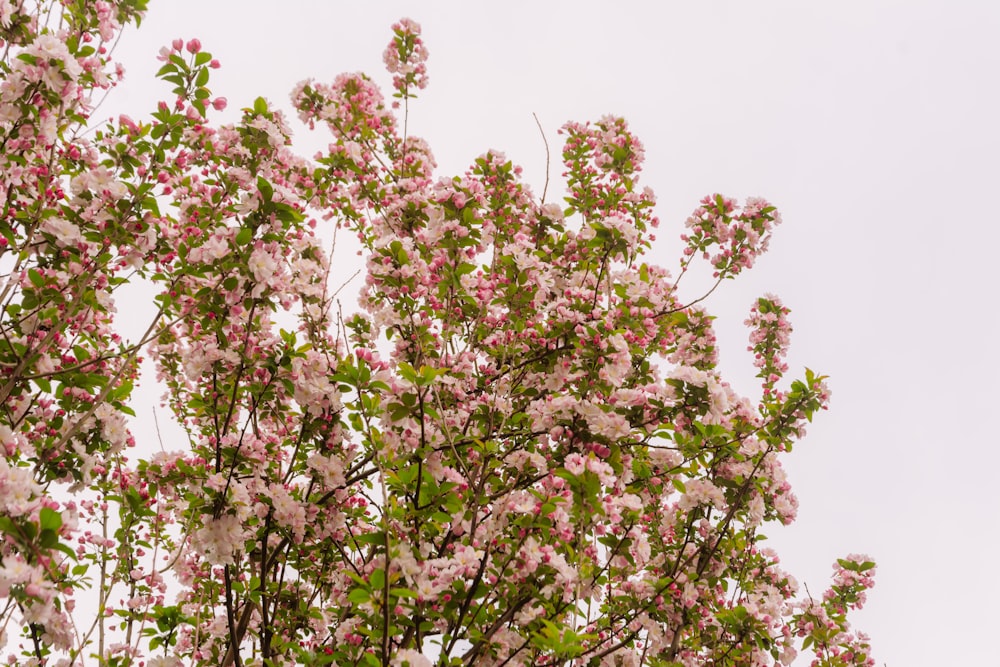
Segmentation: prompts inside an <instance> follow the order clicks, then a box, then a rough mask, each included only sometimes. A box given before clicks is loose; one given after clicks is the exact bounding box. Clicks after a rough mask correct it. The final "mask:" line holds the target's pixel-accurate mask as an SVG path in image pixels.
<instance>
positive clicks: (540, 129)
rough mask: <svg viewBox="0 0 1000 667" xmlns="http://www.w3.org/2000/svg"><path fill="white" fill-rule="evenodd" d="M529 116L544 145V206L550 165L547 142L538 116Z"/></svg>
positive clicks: (533, 114) (532, 114)
mask: <svg viewBox="0 0 1000 667" xmlns="http://www.w3.org/2000/svg"><path fill="white" fill-rule="evenodd" d="M531 116H532V118H534V119H535V125H537V126H538V133H539V134H541V135H542V143H543V144H545V187H543V188H542V203H543V204H544V203H545V194H546V193H547V192H548V191H549V165H550V164H551V156H550V155H549V140H548V139H546V138H545V130H543V129H542V123H541V121H540V120H538V114H536V113H535V112H534V111H532V112H531Z"/></svg>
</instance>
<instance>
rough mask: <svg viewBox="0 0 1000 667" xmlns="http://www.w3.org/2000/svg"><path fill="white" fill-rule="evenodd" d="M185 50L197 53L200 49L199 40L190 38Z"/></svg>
mask: <svg viewBox="0 0 1000 667" xmlns="http://www.w3.org/2000/svg"><path fill="white" fill-rule="evenodd" d="M187 50H188V53H198V52H199V51H201V41H200V40H198V39H197V38H196V39H192V40H191V41H190V42H188V43H187Z"/></svg>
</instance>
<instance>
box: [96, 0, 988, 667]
mask: <svg viewBox="0 0 1000 667" xmlns="http://www.w3.org/2000/svg"><path fill="white" fill-rule="evenodd" d="M404 16H408V17H410V18H413V19H415V20H416V21H418V22H419V23H421V24H422V26H423V37H424V41H425V43H426V44H427V47H428V49H429V51H430V59H429V62H428V70H429V74H430V86H429V88H428V89H427V90H425V91H422V93H421V95H420V98H419V99H418V100H417V101H415V102H413V103H411V108H410V117H409V130H410V133H411V134H416V135H419V136H422V137H423V138H425V139H426V140H427V141H428V142H429V143H430V145H431V147H432V148H433V150H434V152H435V155H436V157H437V161H438V164H439V169H438V175H440V176H451V175H454V174H459V173H462V172H463V171H464V170H465V169H466V167H467V166H468V165H470V164H471V163H472V161H473V160H474V159H475V158H476V157H477V156H478V155H480V154H482V153H483V152H485V151H486V150H487V149H490V148H492V149H497V150H501V151H503V152H505V153H506V154H507V156H508V157H509V158H510V159H512V160H513V161H514V162H515V163H518V164H520V165H522V166H523V167H524V174H525V180H526V181H527V182H528V183H530V184H532V185H533V187H534V189H535V191H536V192H537V193H540V192H541V190H542V187H543V185H544V183H545V175H546V154H545V146H544V143H543V141H542V137H541V134H540V133H539V129H538V127H537V126H536V123H535V119H534V117H533V114H535V115H537V117H538V119H539V122H540V123H541V126H542V129H543V131H544V133H545V136H546V137H547V139H548V141H549V143H550V145H551V147H552V150H553V155H552V157H553V163H552V164H551V166H550V168H549V175H550V177H551V179H552V183H551V185H550V187H549V200H552V199H553V195H554V194H557V193H558V188H559V174H560V168H559V165H558V163H557V162H556V159H557V157H558V150H559V143H558V136H557V134H556V131H557V130H558V128H559V126H560V125H562V124H563V123H564V122H566V121H569V120H579V121H585V120H597V119H598V118H599V117H600V116H602V115H604V114H607V113H611V114H615V115H619V116H623V117H625V118H626V119H628V121H629V122H630V124H631V127H632V129H633V130H634V131H635V132H636V133H637V134H638V135H639V137H640V138H641V140H642V141H643V143H644V144H645V148H646V159H647V162H646V168H645V171H644V173H643V176H642V180H643V182H644V183H645V184H646V185H649V186H650V187H652V188H653V189H654V190H655V191H656V193H657V195H658V197H659V201H658V205H657V214H658V215H659V217H660V219H661V226H660V230H659V232H658V241H657V243H656V245H655V247H654V249H653V251H652V252H651V253H650V255H649V256H648V258H647V261H653V262H656V263H659V264H662V265H665V266H667V267H671V268H673V267H676V266H677V262H678V258H679V252H680V250H681V244H680V242H679V241H678V237H679V235H680V233H681V232H682V229H683V222H684V220H685V218H686V217H687V216H688V215H689V214H690V212H691V211H692V210H693V209H694V208H695V207H696V205H697V203H698V201H699V199H700V198H701V197H702V196H704V195H706V194H711V193H714V192H719V193H723V194H726V195H728V196H734V197H738V198H740V199H742V198H745V197H747V196H754V195H759V196H763V197H765V198H767V199H769V200H770V201H772V202H773V203H774V204H776V205H777V206H778V208H779V210H780V211H781V213H782V216H783V218H784V223H783V225H782V226H780V227H779V228H778V229H777V230H776V233H775V236H774V238H773V239H772V242H771V247H770V251H769V252H768V254H766V255H765V256H764V257H762V258H761V259H760V260H759V261H758V265H757V266H756V267H755V268H754V269H753V270H752V271H751V272H749V273H748V274H745V275H742V276H740V277H739V279H738V280H736V281H732V282H727V283H726V284H724V285H723V286H722V287H721V288H720V289H719V290H718V291H717V292H716V293H715V294H714V295H713V296H712V297H711V298H710V300H709V301H708V302H707V308H708V310H709V312H710V313H711V314H713V315H715V316H717V317H718V319H717V320H716V326H717V333H718V338H719V346H720V350H721V357H722V364H721V370H722V373H723V376H724V377H725V378H726V379H727V380H729V381H730V382H731V384H733V385H734V387H735V388H736V389H737V390H738V391H740V392H741V393H745V394H748V395H754V390H755V387H756V384H757V380H756V379H755V378H754V374H755V369H754V368H753V365H752V358H751V355H750V354H749V353H748V352H746V345H747V342H746V340H747V339H746V336H747V331H746V329H745V328H744V327H743V325H742V322H743V320H744V319H745V317H746V316H747V313H748V310H749V307H750V305H751V303H752V302H753V300H754V299H755V298H756V297H757V296H759V295H762V294H764V293H765V292H771V293H774V294H777V295H779V296H780V297H781V298H782V299H783V300H784V302H785V304H786V305H787V306H788V307H790V308H791V310H792V314H791V319H792V323H793V325H794V327H795V333H794V335H793V339H792V350H791V354H790V357H789V364H790V366H791V369H792V370H791V372H790V374H789V375H790V376H793V375H795V374H796V373H798V374H799V375H801V369H802V368H803V367H805V366H808V367H809V368H812V369H814V370H816V371H817V372H821V373H824V374H826V375H828V376H830V380H829V383H830V386H831V388H832V390H833V400H832V403H831V409H830V411H829V412H825V413H823V414H821V415H819V416H818V417H817V419H816V420H815V422H814V423H813V425H812V426H811V428H810V431H809V434H808V436H807V437H806V439H805V440H804V441H803V442H801V443H799V444H798V446H797V447H796V449H795V451H794V453H793V454H792V456H791V457H790V458H788V459H787V460H786V463H785V465H786V467H787V469H788V471H789V475H790V478H791V482H792V484H793V488H794V489H795V491H796V493H797V495H798V497H799V501H800V508H799V518H798V521H797V523H795V524H794V525H793V526H790V527H788V528H785V529H780V528H772V529H771V531H770V538H771V539H770V540H769V543H770V545H771V546H773V547H774V548H776V549H777V550H778V551H779V553H781V554H782V557H783V563H784V566H785V567H786V569H788V570H789V571H790V572H792V573H794V574H795V575H796V576H797V577H798V579H799V580H800V582H803V583H806V584H808V585H809V588H810V590H811V591H812V592H813V593H814V594H816V593H818V592H821V591H822V590H824V589H825V587H826V585H827V582H828V581H829V575H830V573H831V571H832V570H831V564H832V563H833V561H834V559H836V558H837V557H840V556H843V555H846V554H847V553H852V552H860V553H867V554H869V555H871V556H872V557H873V558H874V559H875V560H876V561H877V562H878V566H879V570H878V575H877V583H876V587H875V589H874V590H873V591H872V592H871V594H870V596H869V601H868V606H867V608H866V609H865V610H864V611H863V612H861V613H859V614H857V615H856V616H855V617H854V625H855V627H857V628H859V629H862V630H864V631H866V632H868V634H870V635H871V638H872V642H873V645H874V655H875V658H876V661H877V664H878V665H888V667H904V666H905V667H925V666H926V667H929V666H931V665H934V666H937V665H941V664H953V665H1000V657H998V651H997V649H995V648H994V647H993V644H994V641H993V640H992V637H993V636H994V633H995V630H996V627H997V626H998V625H1000V611H997V610H998V608H1000V607H998V605H997V601H998V600H1000V577H997V576H996V572H995V570H994V569H993V568H995V567H996V566H997V558H996V552H997V546H998V537H997V534H998V529H1000V500H998V496H997V494H996V492H995V488H996V481H995V477H996V471H997V469H998V467H1000V435H998V434H997V430H996V429H995V428H994V427H993V425H992V423H991V422H990V419H991V418H992V416H993V415H994V414H996V413H995V412H994V411H995V410H998V409H1000V389H998V385H997V381H996V378H997V377H998V376H1000V354H998V352H997V344H996V343H997V341H998V340H1000V316H998V315H997V300H996V297H995V296H994V294H995V292H996V288H997V279H996V271H997V267H998V265H1000V260H998V258H997V252H998V249H1000V219H998V217H1000V216H998V213H997V206H996V205H995V204H994V203H992V199H993V196H995V195H991V194H990V193H991V192H996V191H997V185H998V178H1000V163H998V157H997V156H998V154H1000V128H998V119H1000V77H998V72H1000V40H998V39H997V35H998V34H1000V3H994V2H990V1H987V0H983V1H981V2H972V1H971V0H968V1H962V0H957V1H954V2H947V3H946V2H922V1H920V0H907V1H903V0H898V1H892V2H890V1H888V0H865V1H853V0H841V1H840V2H823V3H820V2H792V1H778V0H775V1H767V2H765V1H759V2H736V1H731V2H724V1H706V2H700V3H688V2H684V3H681V2H666V1H664V2H655V3H654V2H627V1H620V2H617V3H615V5H614V8H612V6H611V4H610V3H606V2H588V1H582V0H576V1H574V2H537V1H536V2H522V1H520V0H504V1H503V2H490V3H478V2H429V1H428V2H398V1H389V0H383V1H380V2H377V3H359V2H356V3H341V2H321V1H319V0H313V1H307V0H283V2H281V3H274V2H266V3H265V2H261V1H258V0H239V1H236V0H212V1H211V2H205V1H204V0H199V1H193V0H169V1H167V0H152V1H151V2H150V11H149V13H148V14H147V16H146V19H145V21H144V23H143V25H142V27H141V28H140V29H139V30H138V31H135V30H134V29H133V30H130V31H129V32H127V33H126V34H125V35H124V36H123V38H122V39H121V42H120V43H119V45H118V47H117V51H116V56H117V58H118V59H119V60H121V61H122V62H123V63H124V64H125V66H126V70H127V76H126V81H125V83H124V84H122V86H121V87H120V88H118V89H117V90H116V91H114V93H113V94H112V96H111V97H110V98H109V99H108V100H107V101H106V102H105V103H104V105H103V106H102V107H101V108H100V109H99V111H98V114H97V115H98V116H101V114H106V115H108V116H111V115H116V114H117V113H129V114H130V115H133V117H136V118H140V117H143V116H145V115H146V114H148V111H150V110H152V109H153V108H155V102H156V100H158V99H160V98H168V97H169V86H167V85H166V84H163V83H162V82H156V81H154V77H153V74H154V73H155V71H156V69H158V66H159V63H158V62H157V61H156V59H155V56H156V52H157V50H158V49H159V47H160V46H161V45H163V44H166V43H169V42H170V41H171V40H172V39H173V38H176V37H182V38H185V39H187V38H191V37H198V38H199V39H200V40H201V41H202V43H203V45H204V48H205V49H206V50H208V51H211V52H212V53H213V55H215V57H217V58H218V59H219V60H220V61H221V63H222V69H220V70H218V71H216V72H214V73H213V83H212V89H213V91H214V93H215V94H217V95H224V96H226V97H227V98H228V100H229V103H230V108H229V110H227V112H226V114H224V115H223V118H229V119H230V120H235V119H236V118H237V117H238V114H239V109H240V108H241V107H244V106H248V105H250V104H251V103H252V101H253V99H254V98H255V97H257V96H259V95H262V96H264V97H266V98H268V99H269V100H271V101H272V102H274V103H275V104H277V105H278V106H279V107H280V108H284V109H285V110H286V111H287V110H289V109H290V105H289V103H288V93H289V92H290V91H291V89H292V86H293V85H294V84H295V83H296V82H298V81H300V80H302V79H305V78H310V77H311V78H315V79H318V80H327V81H329V80H332V79H333V78H334V77H335V76H336V75H337V74H338V73H340V72H345V71H365V72H367V73H369V74H370V75H372V76H373V77H374V78H375V79H376V81H378V82H380V83H381V84H382V85H383V86H384V87H385V88H388V87H389V82H390V79H389V75H388V74H386V73H385V71H384V69H383V66H382V61H381V54H382V51H383V49H384V48H385V45H386V44H387V43H388V40H389V38H390V25H391V24H392V23H393V22H394V21H395V20H398V19H399V18H402V17H404ZM289 115H291V113H290V112H289ZM297 127H299V128H300V129H299V131H298V134H297V138H296V142H297V145H298V146H300V147H301V149H302V152H303V153H304V154H306V155H311V154H312V153H313V152H315V150H317V149H319V148H321V147H323V146H324V145H325V143H326V142H327V136H324V135H323V134H321V133H319V132H317V133H309V132H307V131H306V130H305V129H304V128H301V126H297ZM338 253H339V248H338ZM335 264H336V265H337V266H338V269H339V270H341V271H342V275H343V276H345V277H346V276H348V275H350V273H352V272H353V271H354V269H356V268H357V267H358V266H359V265H358V264H357V258H356V257H354V256H353V252H349V251H346V250H345V252H344V253H343V254H342V255H341V254H338V256H337V257H336V258H335ZM357 280H358V279H356V281H355V283H353V286H348V288H347V290H346V291H345V294H351V295H353V294H355V293H356V292H357V291H358V289H359V288H360V282H357ZM702 284H703V283H702ZM697 286H698V281H697V280H695V281H693V283H692V284H691V285H688V286H687V289H688V290H689V291H688V292H687V293H688V294H689V295H691V296H696V295H697V290H696V289H695V288H696V287H697ZM137 307H141V305H140V306H137ZM145 391H146V392H147V393H146V394H145V395H146V396H155V395H156V394H157V393H158V392H157V391H156V390H155V387H149V386H148V384H147V387H146V389H145ZM149 400H152V399H151V398H150V399H149ZM164 419H165V417H164V416H163V412H162V411H161V412H160V422H161V424H162V423H163V421H164ZM164 433H166V434H167V437H168V438H169V437H176V434H175V433H174V432H171V431H169V429H168V428H167V427H164ZM172 433H173V435H172ZM136 435H137V438H139V439H142V438H143V437H144V434H143V433H141V432H140V433H137V434H136ZM145 437H149V436H148V433H147V434H145ZM167 448H168V449H172V448H175V447H170V446H168V447H167Z"/></svg>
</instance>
